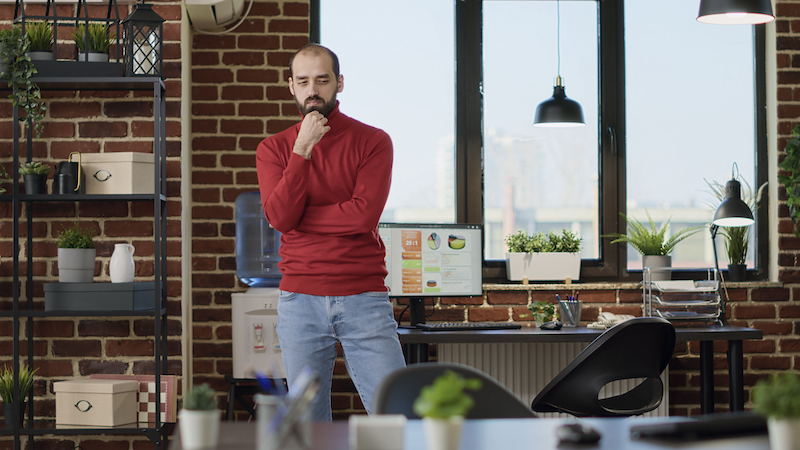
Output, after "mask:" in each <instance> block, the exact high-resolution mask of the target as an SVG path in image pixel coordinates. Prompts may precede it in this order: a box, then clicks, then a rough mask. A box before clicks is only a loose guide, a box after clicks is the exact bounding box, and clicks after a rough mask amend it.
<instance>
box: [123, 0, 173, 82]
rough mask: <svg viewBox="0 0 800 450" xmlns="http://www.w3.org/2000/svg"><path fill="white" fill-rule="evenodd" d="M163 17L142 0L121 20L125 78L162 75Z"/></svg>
mask: <svg viewBox="0 0 800 450" xmlns="http://www.w3.org/2000/svg"><path fill="white" fill-rule="evenodd" d="M163 24H164V19H163V18H162V17H161V16H159V15H158V14H157V13H156V12H155V11H153V5H148V4H144V3H139V4H137V5H136V6H135V7H134V8H133V12H132V13H131V15H129V16H128V17H126V18H125V20H123V21H122V27H123V33H124V39H123V46H124V50H123V53H122V60H123V65H124V66H125V76H126V77H154V76H155V77H161V76H163V56H164V53H163V48H164V41H163V35H164V33H163V31H164V25H163Z"/></svg>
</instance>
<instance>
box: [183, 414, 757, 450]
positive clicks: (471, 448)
mask: <svg viewBox="0 0 800 450" xmlns="http://www.w3.org/2000/svg"><path fill="white" fill-rule="evenodd" d="M583 420H584V421H585V422H586V423H588V424H590V425H591V426H593V427H595V429H597V430H598V431H599V432H600V434H601V436H602V437H601V439H600V442H599V443H598V445H596V446H594V445H591V446H585V447H574V446H573V447H566V446H563V445H562V446H561V447H558V440H557V438H556V433H555V430H556V427H558V426H559V425H562V424H564V423H566V422H568V421H570V420H565V419H484V420H467V421H465V423H464V428H463V430H462V433H461V445H460V447H459V449H460V450H496V449H515V450H534V449H535V450H551V449H552V450H556V449H559V450H564V449H565V448H583V449H592V450H667V449H680V450H705V449H708V450H712V449H715V450H719V449H725V450H769V438H768V437H767V435H766V434H762V435H755V436H740V437H736V438H725V439H714V440H708V441H694V442H679V443H674V442H669V441H656V440H636V439H631V438H630V427H631V426H632V425H637V424H641V423H645V421H652V420H654V419H652V418H625V419H583ZM660 420H663V419H660ZM175 429H176V432H175V436H176V437H177V438H174V439H170V445H169V450H183V449H182V447H181V443H180V436H178V435H179V434H180V432H179V431H177V430H178V427H176V428H175ZM219 435H220V437H219V443H218V445H217V447H216V450H251V449H255V435H256V425H255V423H247V422H222V424H221V427H220V432H219ZM404 436H405V437H404V440H405V442H404V446H403V447H404V449H406V450H420V449H425V448H427V447H426V444H425V438H424V434H423V431H422V421H420V420H409V421H408V423H407V425H406V430H405V435H404ZM311 442H312V450H349V449H350V446H349V443H348V422H346V421H337V422H331V423H321V422H320V423H314V424H312V436H311ZM212 449H213V447H212Z"/></svg>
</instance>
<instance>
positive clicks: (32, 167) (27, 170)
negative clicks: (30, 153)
mask: <svg viewBox="0 0 800 450" xmlns="http://www.w3.org/2000/svg"><path fill="white" fill-rule="evenodd" d="M19 173H20V175H47V174H48V173H50V166H49V165H47V164H42V163H41V162H39V161H31V162H29V163H22V164H20V165H19Z"/></svg>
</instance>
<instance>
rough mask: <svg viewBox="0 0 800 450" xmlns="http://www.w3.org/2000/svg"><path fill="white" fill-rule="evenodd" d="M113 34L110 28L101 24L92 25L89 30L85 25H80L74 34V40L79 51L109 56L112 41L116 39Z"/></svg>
mask: <svg viewBox="0 0 800 450" xmlns="http://www.w3.org/2000/svg"><path fill="white" fill-rule="evenodd" d="M115 37H116V36H115V34H114V33H113V32H109V30H108V26H107V25H104V24H101V23H90V24H89V27H88V28H87V27H86V25H85V24H80V25H78V27H77V29H76V30H75V32H73V33H72V40H73V41H74V42H75V47H77V48H78V51H79V52H81V53H83V52H98V53H105V54H108V49H109V48H111V41H112V40H113V39H114V38H115Z"/></svg>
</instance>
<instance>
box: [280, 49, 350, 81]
mask: <svg viewBox="0 0 800 450" xmlns="http://www.w3.org/2000/svg"><path fill="white" fill-rule="evenodd" d="M297 55H309V56H325V55H327V56H328V57H329V58H330V59H331V68H332V69H333V74H334V75H335V76H336V77H338V76H339V57H338V56H336V54H335V53H333V52H332V51H330V49H328V48H327V47H323V46H321V45H319V44H307V45H305V46H303V47H302V48H300V50H297V51H296V52H295V53H294V55H292V57H291V59H289V76H290V77H294V67H293V66H294V59H295V57H297Z"/></svg>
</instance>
